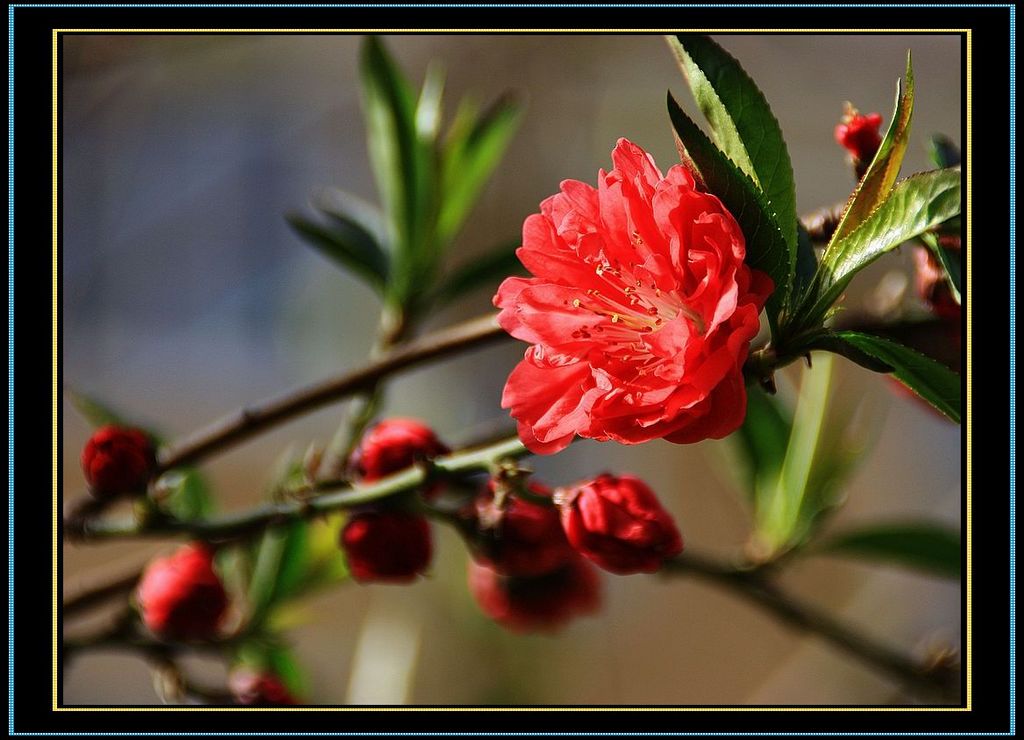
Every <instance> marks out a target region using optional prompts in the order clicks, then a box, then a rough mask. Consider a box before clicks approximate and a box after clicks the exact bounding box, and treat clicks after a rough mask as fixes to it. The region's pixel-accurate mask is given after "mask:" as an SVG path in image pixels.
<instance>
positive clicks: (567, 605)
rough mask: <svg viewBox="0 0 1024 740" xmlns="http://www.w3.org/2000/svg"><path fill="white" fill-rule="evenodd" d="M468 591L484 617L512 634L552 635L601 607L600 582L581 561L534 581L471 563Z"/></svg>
mask: <svg viewBox="0 0 1024 740" xmlns="http://www.w3.org/2000/svg"><path fill="white" fill-rule="evenodd" d="M469 591H470V593H472V594H473V598H474V599H476V602H477V604H478V605H479V606H480V609H481V610H483V612H484V614H486V615H487V616H488V617H490V618H491V619H493V620H494V621H496V622H498V623H499V624H501V625H502V626H504V627H506V628H508V629H510V630H512V631H513V632H553V631H555V630H557V629H558V628H560V627H562V626H563V625H564V624H565V623H566V622H568V621H569V620H571V619H572V618H573V617H578V616H583V615H586V614H592V613H594V612H596V611H597V610H598V609H599V608H600V606H601V580H600V578H599V577H598V574H597V571H596V570H595V569H594V567H593V566H592V565H590V563H588V562H587V561H586V560H584V559H583V558H580V557H574V558H572V559H571V560H570V561H569V562H568V563H566V564H565V565H563V566H562V567H561V568H559V569H558V570H555V571H552V572H551V573H547V574H545V575H542V576H535V577H533V578H515V577H509V576H503V575H501V574H500V573H497V572H495V571H493V570H491V569H490V568H488V567H487V566H486V565H480V564H479V563H475V562H473V561H472V560H471V561H469Z"/></svg>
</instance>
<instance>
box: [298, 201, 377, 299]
mask: <svg viewBox="0 0 1024 740" xmlns="http://www.w3.org/2000/svg"><path fill="white" fill-rule="evenodd" d="M329 218H330V219H331V225H330V226H323V225H321V224H318V223H315V222H313V221H310V220H309V219H307V218H305V217H303V216H300V215H298V214H289V215H288V216H286V219H287V221H288V224H289V225H290V226H291V227H292V228H293V229H294V230H295V231H296V233H298V234H299V236H301V237H303V239H305V240H306V241H307V242H309V244H311V245H312V246H314V247H316V249H317V250H318V251H319V252H320V253H321V254H323V255H324V256H326V257H327V258H329V259H330V260H331V261H332V262H334V263H336V264H338V265H341V266H342V267H344V268H346V269H348V270H351V271H352V272H354V273H356V274H357V275H358V276H359V277H361V278H363V279H364V280H365V281H366V282H368V283H369V284H370V285H372V286H373V287H374V288H375V289H376V290H377V291H378V292H383V291H384V290H385V288H386V286H387V282H388V275H389V273H390V268H389V261H388V255H387V254H386V253H385V252H384V250H383V249H381V247H380V245H379V244H377V241H376V239H374V237H373V235H372V234H370V233H369V232H368V231H366V230H365V229H364V228H363V227H362V226H361V225H360V224H358V223H357V222H356V221H354V220H353V219H350V218H348V217H346V216H345V215H343V214H340V213H331V214H329Z"/></svg>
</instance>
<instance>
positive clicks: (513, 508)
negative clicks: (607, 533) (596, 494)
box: [471, 481, 575, 576]
mask: <svg viewBox="0 0 1024 740" xmlns="http://www.w3.org/2000/svg"><path fill="white" fill-rule="evenodd" d="M530 490H531V491H532V492H533V493H534V494H536V495H538V496H548V497H550V496H551V489H549V488H548V487H547V486H544V485H542V484H540V483H531V484H530ZM471 516H472V517H473V520H474V523H475V524H476V527H477V531H476V532H475V535H476V536H475V538H474V541H473V556H474V558H476V560H477V562H479V563H482V564H483V565H486V566H487V567H489V568H491V569H492V570H495V571H497V572H498V573H501V574H502V575H506V576H538V575H541V574H544V573H550V572H551V571H553V570H555V569H556V568H558V567H560V566H562V565H564V564H565V563H566V562H567V561H568V560H569V559H570V558H573V557H575V554H574V553H573V549H572V547H571V546H570V545H569V542H568V540H566V538H565V533H564V532H563V531H562V524H561V522H560V520H559V517H558V509H557V508H555V506H554V505H553V504H552V505H551V506H545V505H543V504H539V503H534V502H532V501H527V500H525V499H523V498H519V497H515V496H513V497H510V498H509V499H508V500H507V501H506V502H505V505H504V508H498V507H497V506H496V505H495V502H494V483H493V481H492V482H491V483H490V484H489V485H488V487H487V489H486V490H485V491H484V492H483V493H481V494H480V495H479V496H478V497H477V499H476V501H475V502H474V504H473V512H472V514H471Z"/></svg>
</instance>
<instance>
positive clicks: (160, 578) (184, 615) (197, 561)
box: [136, 543, 228, 639]
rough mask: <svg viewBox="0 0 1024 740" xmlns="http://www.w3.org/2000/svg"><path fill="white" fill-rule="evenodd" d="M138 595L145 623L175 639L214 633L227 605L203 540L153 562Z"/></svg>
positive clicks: (194, 637)
mask: <svg viewBox="0 0 1024 740" xmlns="http://www.w3.org/2000/svg"><path fill="white" fill-rule="evenodd" d="M136 597H137V600H138V604H139V609H140V611H141V612H142V620H143V621H144V622H145V623H146V626H147V627H149V629H150V630H151V631H152V632H153V633H155V634H157V635H160V636H162V637H168V638H172V639H203V638H209V637H212V636H214V635H215V634H216V632H217V628H218V627H219V626H220V623H221V620H222V619H223V617H224V614H225V612H226V611H227V607H228V596H227V593H226V592H225V591H224V586H223V584H222V583H221V581H220V578H219V577H218V576H217V574H216V573H215V572H214V570H213V551H212V550H210V548H209V547H207V546H206V545H204V544H202V543H194V544H190V545H184V546H183V547H181V548H179V549H178V550H177V551H176V552H175V553H173V554H172V555H170V556H169V557H166V558H157V559H156V560H154V561H153V562H152V563H150V564H149V565H148V566H147V568H146V571H145V573H143V574H142V578H141V580H140V581H139V587H138V591H137V592H136Z"/></svg>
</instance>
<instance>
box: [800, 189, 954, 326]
mask: <svg viewBox="0 0 1024 740" xmlns="http://www.w3.org/2000/svg"><path fill="white" fill-rule="evenodd" d="M960 179H961V177H960V170H958V169H949V170H933V171H931V172H924V173H921V174H918V175H913V176H912V177H908V178H907V179H906V180H903V181H902V182H901V183H899V184H898V185H897V186H896V187H895V188H894V189H893V190H892V192H891V193H890V194H889V197H888V198H887V199H886V200H885V201H884V202H883V203H882V204H881V205H880V206H878V208H877V209H875V211H874V212H873V213H872V214H871V215H870V216H869V217H868V218H867V219H866V220H865V221H864V222H863V223H861V225H860V226H859V227H857V229H855V230H854V231H852V232H850V233H849V234H847V235H846V236H845V237H844V238H843V239H840V240H839V241H838V242H834V243H833V244H832V245H831V246H830V247H829V248H828V249H827V250H826V251H825V254H824V255H823V256H822V259H821V264H819V265H818V274H817V275H816V277H815V286H814V291H813V293H814V298H815V300H814V303H813V305H811V306H810V307H809V308H808V310H806V311H801V314H802V315H801V316H800V319H801V320H803V321H804V322H805V323H806V324H810V323H811V322H815V321H818V320H820V319H821V317H823V316H824V315H825V312H826V311H827V310H828V309H829V308H830V307H831V306H832V304H834V303H835V302H836V300H837V299H838V298H839V296H840V295H842V293H843V291H844V290H846V286H847V285H849V283H850V281H851V280H852V279H853V276H854V275H856V274H857V273H858V272H859V271H860V270H862V269H864V268H865V267H867V266H868V265H869V264H871V263H872V262H874V261H875V260H876V259H878V257H880V256H882V255H883V254H885V253H886V252H888V251H890V250H892V249H895V248H896V247H898V246H899V245H900V244H902V243H903V242H905V241H907V240H909V239H913V238H914V237H916V236H919V235H920V234H923V233H924V232H926V231H928V230H929V229H931V228H934V227H935V226H938V225H939V224H941V223H942V222H943V221H945V220H947V219H949V218H952V217H953V216H957V215H959V213H960Z"/></svg>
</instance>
